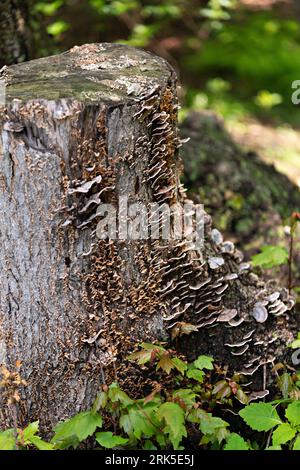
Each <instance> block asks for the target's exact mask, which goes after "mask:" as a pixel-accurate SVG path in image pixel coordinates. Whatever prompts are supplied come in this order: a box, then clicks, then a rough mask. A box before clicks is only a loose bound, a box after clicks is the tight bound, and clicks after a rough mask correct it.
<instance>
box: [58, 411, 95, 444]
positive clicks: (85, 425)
mask: <svg viewBox="0 0 300 470" xmlns="http://www.w3.org/2000/svg"><path fill="white" fill-rule="evenodd" d="M101 426H102V417H101V416H100V415H99V414H98V413H93V412H92V411H83V412H81V413H78V414H77V415H75V416H73V418H71V419H69V420H67V421H63V422H62V423H59V424H58V425H57V426H56V427H55V429H54V431H55V434H54V437H53V438H52V440H51V442H52V443H59V442H62V443H64V442H66V443H68V446H69V442H70V438H73V437H76V438H77V440H78V441H79V442H81V441H84V440H85V439H86V438H87V437H88V436H91V435H92V434H94V432H95V431H96V429H97V428H101ZM71 445H73V444H71Z"/></svg>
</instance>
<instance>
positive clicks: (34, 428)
mask: <svg viewBox="0 0 300 470" xmlns="http://www.w3.org/2000/svg"><path fill="white" fill-rule="evenodd" d="M38 430H39V422H38V421H34V422H33V423H30V424H29V425H28V426H27V427H26V428H25V429H24V430H23V431H22V434H21V436H22V438H23V440H24V443H25V444H26V443H27V442H28V441H30V439H31V438H32V437H33V436H34V435H35V434H36V433H37V432H38Z"/></svg>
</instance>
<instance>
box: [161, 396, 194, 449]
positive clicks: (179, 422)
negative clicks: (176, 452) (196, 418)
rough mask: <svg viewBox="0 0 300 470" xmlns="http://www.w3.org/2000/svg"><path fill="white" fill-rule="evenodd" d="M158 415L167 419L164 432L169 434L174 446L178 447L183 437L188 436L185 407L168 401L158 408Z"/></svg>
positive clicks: (162, 418)
mask: <svg viewBox="0 0 300 470" xmlns="http://www.w3.org/2000/svg"><path fill="white" fill-rule="evenodd" d="M157 417H158V419H160V420H164V421H165V423H166V426H165V428H164V432H166V433H167V434H168V435H169V439H170V441H171V443H172V445H173V448H174V449H177V448H178V446H179V444H180V442H181V440H182V438H183V437H186V436H187V431H186V428H185V422H184V411H183V409H182V408H181V407H180V406H179V405H177V404H176V403H171V402H166V403H163V404H162V405H161V406H160V407H159V409H158V410H157Z"/></svg>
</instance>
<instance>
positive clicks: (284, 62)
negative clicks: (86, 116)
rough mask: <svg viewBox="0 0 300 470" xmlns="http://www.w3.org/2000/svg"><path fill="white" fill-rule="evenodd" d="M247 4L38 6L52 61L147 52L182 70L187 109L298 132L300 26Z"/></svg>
mask: <svg viewBox="0 0 300 470" xmlns="http://www.w3.org/2000/svg"><path fill="white" fill-rule="evenodd" d="M241 3H242V2H240V1H237V0H162V1H159V0H87V1H82V0H55V1H38V2H36V4H35V10H36V11H37V12H38V13H39V14H40V15H41V21H42V23H43V24H44V26H45V28H46V29H47V32H48V34H49V35H50V36H51V37H52V40H50V41H49V44H50V46H49V51H48V53H56V52H58V51H60V50H61V51H62V50H65V49H67V48H69V47H71V46H72V45H74V44H81V43H84V42H92V41H94V42H101V41H102V42H106V41H108V42H122V43H124V42H125V43H127V44H129V45H132V46H136V47H143V48H146V49H149V50H151V51H153V52H155V53H156V54H159V55H161V56H164V57H165V58H166V59H167V60H168V61H169V62H171V64H172V65H173V66H174V67H175V69H176V70H177V72H178V73H179V75H180V77H181V81H182V83H183V85H184V88H183V97H182V98H183V103H184V104H185V106H187V107H188V108H193V109H196V110H201V109H205V108H210V109H213V110H216V111H217V112H219V113H220V114H222V115H223V116H224V117H227V118H234V119H236V118H238V119H239V118H241V117H245V116H255V117H257V118H259V119H261V120H264V121H267V122H271V123H275V124H280V123H282V122H287V123H291V124H293V125H299V124H300V116H299V113H298V112H297V111H298V110H297V107H296V106H294V105H293V104H292V102H291V84H292V82H293V81H294V80H296V79H299V78H300V76H299V73H300V25H299V19H300V18H298V17H297V16H296V15H295V13H294V11H293V9H292V8H291V9H290V11H289V10H288V7H285V9H284V12H283V11H282V9H280V8H279V9H276V8H272V9H268V10H262V9H257V10H253V9H249V8H247V7H246V6H243V5H242V4H241ZM253 3H255V2H254V1H253ZM283 13H284V14H283ZM299 15H300V13H299V12H298V16H299ZM44 52H45V51H43V53H44Z"/></svg>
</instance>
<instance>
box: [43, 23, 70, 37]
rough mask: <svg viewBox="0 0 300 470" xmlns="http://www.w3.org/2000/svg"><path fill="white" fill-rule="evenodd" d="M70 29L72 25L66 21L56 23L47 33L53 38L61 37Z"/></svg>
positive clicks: (50, 26) (49, 27)
mask: <svg viewBox="0 0 300 470" xmlns="http://www.w3.org/2000/svg"><path fill="white" fill-rule="evenodd" d="M69 28H70V25H69V24H68V23H66V22H65V21H62V20H61V21H55V23H52V24H50V25H49V26H47V33H49V34H51V36H59V35H60V34H62V33H64V32H65V31H67V30H68V29H69Z"/></svg>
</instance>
